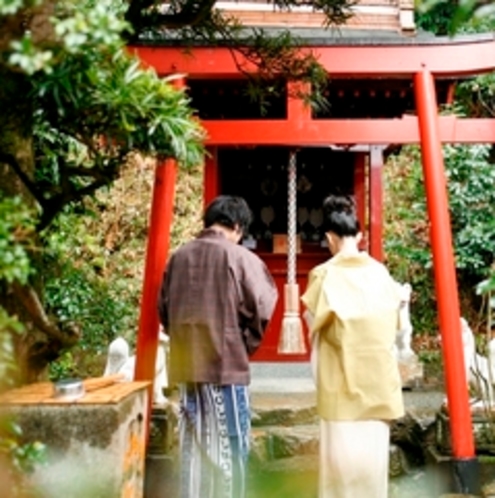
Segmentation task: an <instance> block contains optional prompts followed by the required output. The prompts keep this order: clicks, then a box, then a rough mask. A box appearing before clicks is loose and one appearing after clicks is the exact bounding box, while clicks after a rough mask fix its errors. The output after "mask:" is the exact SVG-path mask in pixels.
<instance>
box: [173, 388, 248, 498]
mask: <svg viewBox="0 0 495 498" xmlns="http://www.w3.org/2000/svg"><path fill="white" fill-rule="evenodd" d="M179 391H180V415H179V437H180V439H179V445H180V498H244V496H245V487H246V465H247V457H248V452H249V437H250V430H251V413H250V406H249V393H248V387H247V386H239V385H226V386H219V385H215V384H204V383H201V384H195V383H188V384H180V385H179Z"/></svg>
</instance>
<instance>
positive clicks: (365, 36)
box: [133, 26, 495, 48]
mask: <svg viewBox="0 0 495 498" xmlns="http://www.w3.org/2000/svg"><path fill="white" fill-rule="evenodd" d="M255 29H256V28H255ZM258 29H263V31H264V32H265V33H267V34H269V35H273V36H277V35H279V34H281V33H283V32H286V31H287V30H288V29H287V28H280V27H273V28H270V27H265V26H263V27H262V28H258ZM289 31H290V33H291V35H293V36H294V37H295V38H296V39H297V40H298V41H299V43H300V45H301V46H305V47H325V46H328V47H330V46H343V47H345V46H415V45H456V44H466V43H481V42H487V41H491V40H495V33H476V34H465V35H456V36H454V37H449V36H434V35H433V34H431V33H428V32H424V31H418V32H416V33H412V34H404V33H400V32H398V31H397V30H384V29H352V28H334V27H330V28H290V30H289ZM250 32H251V30H250V29H249V28H246V36H248V35H249V34H250ZM133 45H135V46H137V45H141V46H142V45H145V46H155V47H157V46H162V47H181V46H183V47H193V48H194V47H228V46H231V45H232V43H231V42H229V41H228V40H223V39H221V38H219V39H218V40H216V41H215V42H212V41H211V40H189V39H184V38H180V37H179V36H178V35H177V33H173V32H167V33H165V32H163V33H153V34H149V35H144V36H141V37H140V39H139V40H138V41H136V42H134V43H133Z"/></svg>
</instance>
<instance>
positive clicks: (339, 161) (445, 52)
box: [132, 0, 495, 491]
mask: <svg viewBox="0 0 495 498" xmlns="http://www.w3.org/2000/svg"><path fill="white" fill-rule="evenodd" d="M217 3H218V4H219V6H220V7H221V8H226V9H229V10H230V11H232V12H234V13H236V15H237V16H238V17H239V18H240V19H241V20H242V21H244V22H247V23H249V24H251V25H257V26H264V27H268V28H269V29H273V30H274V32H275V31H276V30H278V29H281V28H283V27H287V26H290V27H291V29H292V30H293V31H294V32H295V33H296V34H297V35H298V36H299V37H300V38H301V39H302V40H303V44H304V46H303V47H302V48H301V50H311V51H313V52H314V53H315V55H316V56H317V57H318V60H319V62H320V63H321V64H322V65H323V66H324V67H325V69H326V70H327V72H328V74H329V80H328V86H327V90H326V96H327V98H328V100H329V103H330V108H329V111H326V112H314V111H312V110H311V108H310V107H308V106H306V105H305V104H304V102H303V101H302V100H300V99H298V98H295V97H294V96H293V95H294V92H293V91H292V89H293V88H292V86H291V85H292V84H291V83H290V82H289V83H287V89H286V92H285V94H284V95H283V96H282V97H277V98H276V99H273V101H272V102H270V104H271V105H270V106H269V107H268V108H267V113H266V114H264V115H262V114H261V112H260V111H259V109H258V108H257V107H256V106H255V105H253V104H252V103H251V102H250V101H249V100H248V99H247V97H246V94H245V89H246V80H245V79H244V78H243V75H242V73H241V72H240V71H239V66H238V63H239V59H237V61H236V60H234V58H233V54H232V51H231V49H230V48H228V47H222V46H221V45H219V46H204V45H195V46H194V47H192V48H191V47H187V49H186V47H185V46H181V44H180V42H179V41H177V40H175V41H174V42H173V43H171V42H170V41H168V42H165V41H164V40H157V39H153V40H152V39H149V40H143V42H142V43H141V44H139V45H135V46H133V47H132V49H133V50H135V52H136V53H137V54H138V55H139V57H140V58H141V60H142V61H143V64H145V65H148V66H151V67H153V68H155V70H156V71H157V72H158V74H160V75H163V76H168V75H171V74H179V75H182V80H181V81H182V84H183V85H184V86H185V87H186V88H187V91H188V92H189V95H190V97H191V101H192V107H193V108H195V109H196V110H197V114H198V117H199V118H200V119H201V121H202V124H203V125H204V127H205V129H206V132H207V139H206V146H207V150H208V153H209V154H208V156H207V157H206V158H205V164H204V202H205V203H207V202H209V201H210V200H211V199H213V198H214V197H215V196H216V195H218V194H235V195H242V196H244V197H245V198H246V200H247V201H248V203H249V204H250V205H251V207H252V209H253V212H254V214H255V221H254V224H253V227H252V231H251V233H250V238H249V240H250V241H251V242H250V243H251V246H250V247H251V248H252V250H254V251H256V252H257V253H258V254H259V255H260V257H262V258H263V259H264V260H265V262H266V263H267V265H268V267H269V269H270V271H271V272H272V274H273V276H274V278H275V280H276V282H277V284H278V285H279V288H280V290H282V289H283V283H284V281H285V278H286V257H285V255H284V254H283V249H282V251H281V252H279V251H278V249H276V248H277V247H279V246H278V242H277V240H278V239H277V236H279V235H282V236H283V235H284V233H285V234H286V233H287V221H286V220H287V215H286V210H287V197H286V188H284V186H283V185H284V184H285V182H286V172H285V173H284V171H286V166H287V162H288V154H289V151H290V150H294V149H296V150H297V151H298V152H297V164H298V194H297V202H298V208H299V210H298V223H299V225H298V231H299V234H300V236H301V240H300V253H299V254H298V256H297V270H298V273H297V280H298V283H299V285H300V286H301V288H303V289H304V287H305V285H306V275H307V273H308V270H309V269H310V268H312V267H313V266H314V265H315V264H318V263H320V262H322V261H323V260H325V259H326V258H328V249H327V248H326V247H324V245H323V244H322V240H323V239H324V238H323V234H322V233H321V231H320V230H319V223H320V218H321V212H320V213H319V212H318V208H319V206H321V201H322V199H323V197H324V196H325V195H327V194H328V193H329V191H330V190H332V189H338V190H340V191H345V192H349V193H352V194H354V195H355V197H356V200H357V206H358V214H359V218H360V220H361V223H362V226H363V227H365V228H366V231H365V239H366V245H365V249H367V250H368V251H369V252H370V253H371V255H372V256H374V257H375V258H377V259H382V258H383V249H382V201H383V181H382V174H383V167H384V164H385V162H386V157H387V154H388V153H389V152H390V150H392V149H393V148H394V147H396V146H400V145H402V144H420V145H421V149H422V157H423V171H424V179H425V187H426V194H427V206H428V213H429V218H430V226H431V247H432V252H433V262H434V268H435V283H436V292H437V302H438V316H439V324H440V330H441V334H442V347H443V356H444V365H445V371H446V384H447V397H448V401H449V407H450V414H451V415H450V416H451V424H452V438H453V453H454V456H455V459H454V460H455V462H454V464H455V465H457V466H458V469H457V470H459V469H460V470H459V472H460V475H461V481H462V485H461V486H460V487H461V488H462V489H463V490H468V491H469V490H473V489H474V488H475V486H476V485H475V484H473V483H472V482H471V481H472V479H471V477H470V476H472V475H474V471H473V472H471V470H472V469H474V466H475V464H476V458H475V456H474V455H475V453H474V446H473V439H472V433H471V430H470V422H471V415H470V411H469V399H468V392H467V388H466V389H464V388H462V387H460V386H464V385H465V378H466V377H465V375H466V374H465V371H464V363H463V351H462V342H461V331H460V320H459V318H460V312H459V299H458V294H457V283H456V276H455V266H454V259H453V249H452V236H451V228H450V219H449V211H448V199H447V192H446V179H445V172H444V165H443V158H442V150H441V147H442V144H446V143H494V142H495V120H493V119H470V118H459V117H456V116H454V115H442V116H439V112H438V107H439V104H442V103H447V102H451V101H452V98H453V90H454V85H455V84H456V82H458V81H459V80H462V79H463V78H468V77H472V76H474V75H478V74H482V73H486V72H490V71H493V70H494V69H495V38H494V37H493V35H492V34H489V35H477V36H465V37H457V38H453V39H449V38H435V37H433V36H430V35H427V34H421V33H416V31H415V26H414V19H413V10H412V9H413V6H412V2H409V1H403V0H392V1H388V0H387V1H385V0H364V1H362V2H359V3H358V5H357V6H356V15H355V16H354V17H353V18H351V20H350V22H349V24H348V25H347V26H345V27H342V28H339V30H323V29H321V28H320V27H319V26H320V25H321V21H322V17H321V14H317V13H314V12H309V11H304V9H300V10H297V11H296V12H292V13H288V12H282V11H276V10H274V9H273V7H271V6H270V8H268V7H267V3H266V2H262V1H253V2H217ZM220 4H221V5H220ZM237 57H241V56H239V55H238V56H237ZM241 62H242V63H243V64H244V70H246V69H248V70H249V69H251V70H254V68H253V67H250V65H249V62H248V61H241ZM176 175H177V165H176V164H175V161H173V160H171V159H169V160H167V161H165V162H164V164H161V165H159V166H158V167H157V170H156V181H155V190H154V197H153V205H152V212H151V218H150V232H149V242H148V251H147V261H146V268H145V281H144V287H143V297H142V309H141V317H140V324H139V337H138V351H137V367H136V377H137V378H138V379H152V378H153V365H154V357H155V356H154V355H155V351H156V343H157V331H158V316H157V312H156V299H157V293H158V288H159V285H160V282H161V278H162V272H163V269H164V267H165V263H166V259H167V253H168V250H169V236H170V225H171V223H172V214H173V198H174V186H175V180H176ZM282 240H283V237H282ZM281 295H282V293H281ZM281 316H282V312H281V305H280V303H279V306H278V309H277V311H276V314H275V316H274V318H273V320H272V322H271V324H270V326H269V329H268V331H267V334H266V337H265V339H264V341H263V344H262V347H261V348H260V350H259V352H258V353H257V354H256V356H255V357H254V358H253V360H254V361H256V360H259V361H286V360H289V361H294V360H298V361H304V360H307V356H304V355H299V356H294V355H289V356H281V355H279V354H278V353H277V343H278V336H279V333H280V322H281ZM464 468H467V469H468V471H467V472H464V470H463V469H464ZM462 476H464V477H462ZM466 476H467V477H466ZM470 479H471V480H470Z"/></svg>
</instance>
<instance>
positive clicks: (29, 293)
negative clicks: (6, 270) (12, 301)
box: [12, 282, 79, 347]
mask: <svg viewBox="0 0 495 498" xmlns="http://www.w3.org/2000/svg"><path fill="white" fill-rule="evenodd" d="M12 290H13V292H14V295H15V296H16V298H17V299H18V300H19V301H20V302H21V304H22V305H23V307H24V309H25V310H26V312H27V313H28V314H29V316H30V318H31V320H32V321H33V323H34V325H35V326H36V327H37V328H38V329H39V330H40V331H41V332H43V333H44V334H46V335H47V336H48V337H50V338H51V339H55V340H57V341H59V342H60V344H61V345H62V346H63V347H69V346H73V345H74V344H75V343H76V342H77V341H78V340H79V333H78V332H76V331H75V330H73V329H70V330H67V331H64V330H62V329H60V328H59V327H58V326H57V325H56V324H55V323H53V322H52V321H50V319H49V318H48V316H47V315H46V312H45V309H44V308H43V305H42V304H41V301H40V299H39V296H38V293H37V292H36V291H35V290H34V288H33V287H31V286H30V285H21V284H20V283H18V282H14V283H13V284H12Z"/></svg>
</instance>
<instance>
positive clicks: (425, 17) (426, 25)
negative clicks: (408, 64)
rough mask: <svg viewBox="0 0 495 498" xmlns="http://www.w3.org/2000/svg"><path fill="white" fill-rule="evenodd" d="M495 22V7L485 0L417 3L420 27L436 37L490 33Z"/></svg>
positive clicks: (424, 1) (423, 0)
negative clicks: (488, 26)
mask: <svg viewBox="0 0 495 498" xmlns="http://www.w3.org/2000/svg"><path fill="white" fill-rule="evenodd" d="M494 20H495V5H493V4H492V3H487V2H484V1H483V0H460V1H453V0H419V1H418V2H416V23H417V25H418V27H420V28H422V29H424V30H426V31H430V32H432V33H434V34H436V35H451V36H452V35H455V34H457V33H462V32H466V31H468V32H469V31H470V32H473V31H474V32H478V33H479V32H481V31H489V29H487V28H486V27H487V25H488V24H490V23H491V24H493V21H494Z"/></svg>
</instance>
